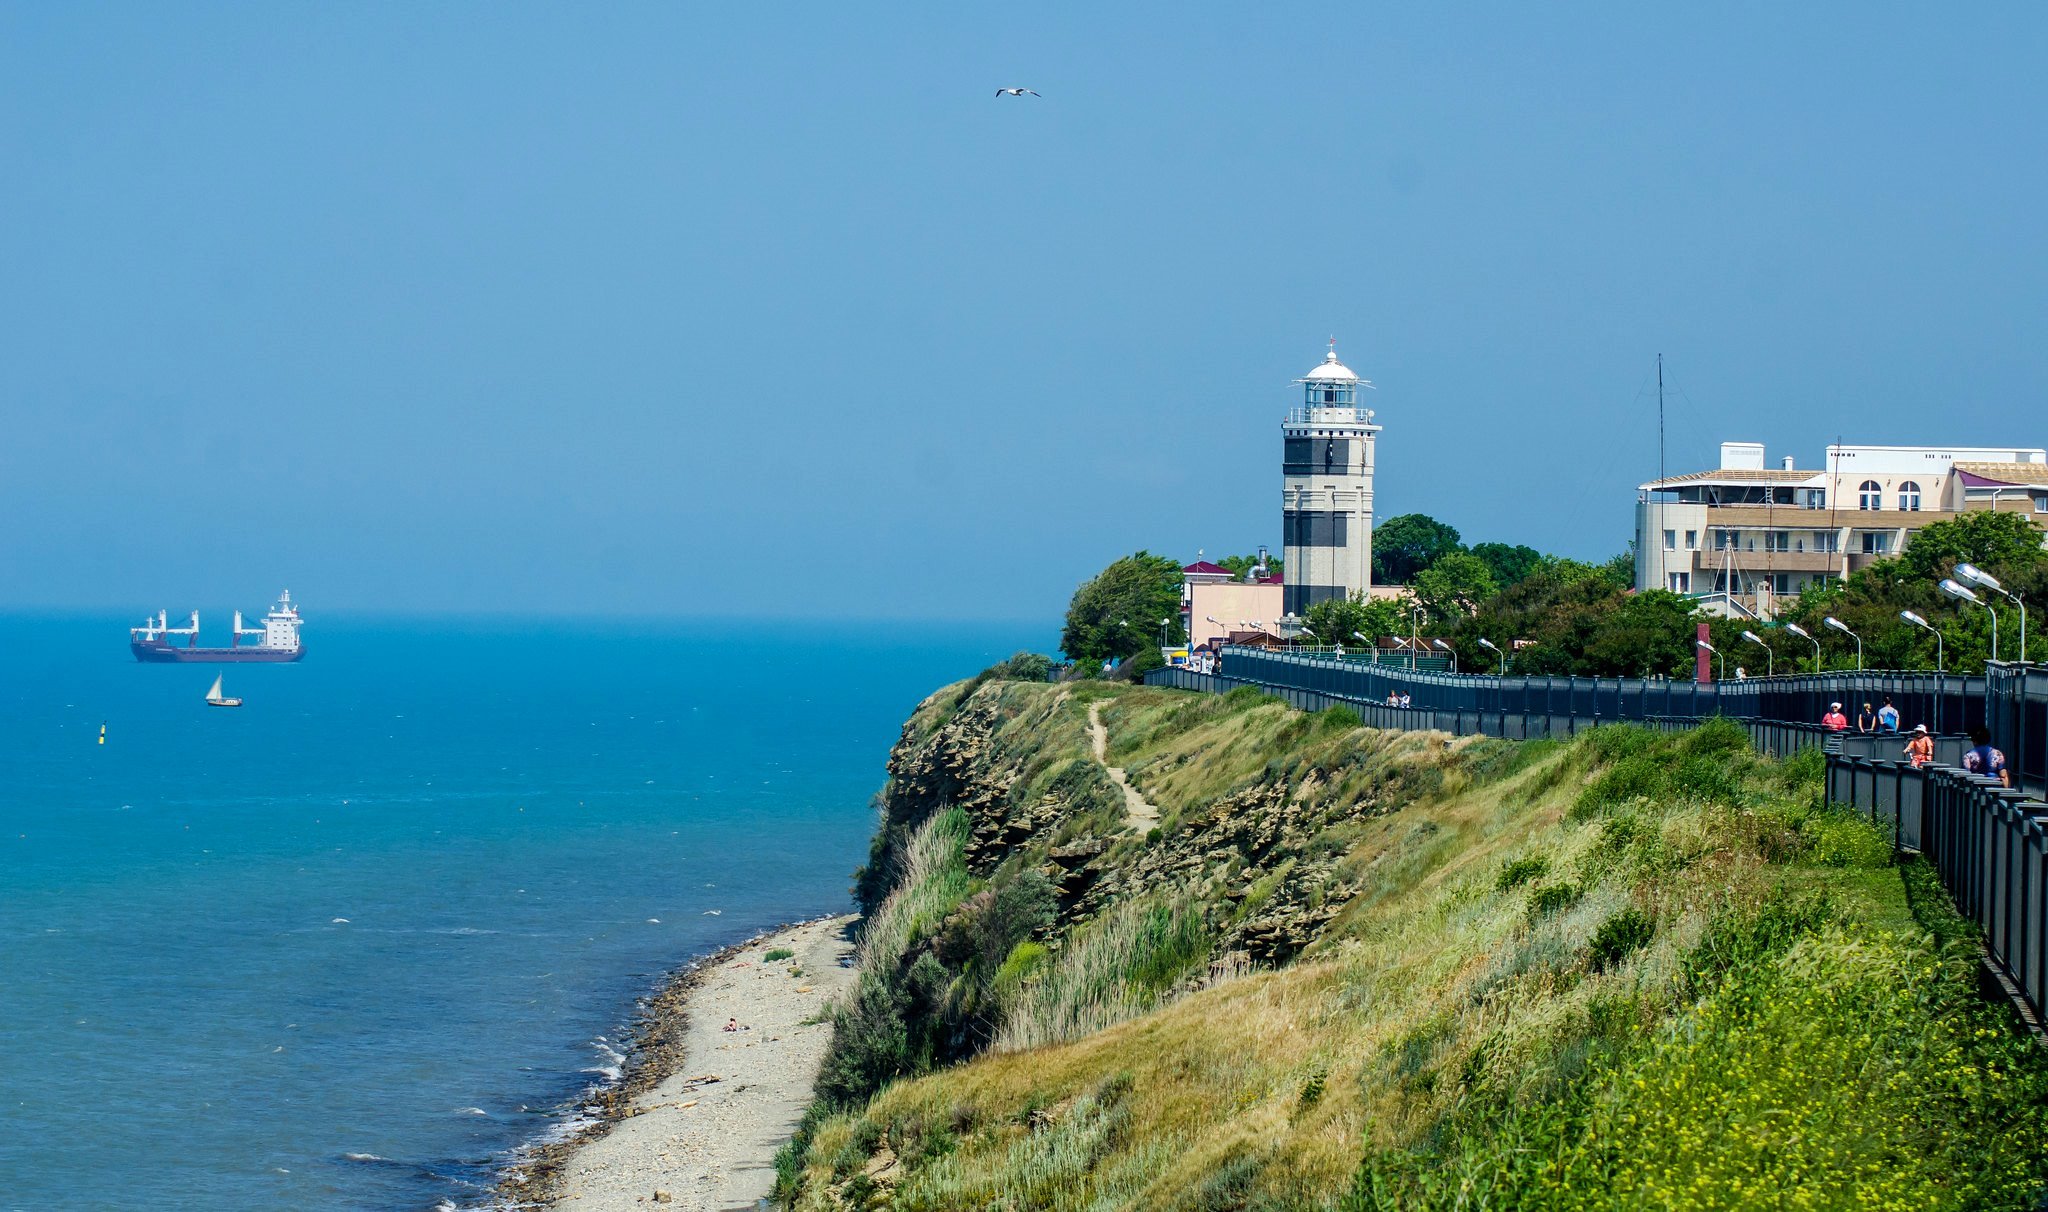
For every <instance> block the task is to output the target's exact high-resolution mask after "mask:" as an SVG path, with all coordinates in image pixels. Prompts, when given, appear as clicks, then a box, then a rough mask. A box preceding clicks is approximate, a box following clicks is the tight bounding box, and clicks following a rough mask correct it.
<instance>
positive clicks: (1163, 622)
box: [1159, 619, 1172, 648]
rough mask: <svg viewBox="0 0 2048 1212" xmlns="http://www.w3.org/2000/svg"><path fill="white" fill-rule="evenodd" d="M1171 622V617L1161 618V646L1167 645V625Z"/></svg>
mask: <svg viewBox="0 0 2048 1212" xmlns="http://www.w3.org/2000/svg"><path fill="white" fill-rule="evenodd" d="M1170 622H1172V620H1171V619H1161V620H1159V646H1160V647H1161V648H1164V647H1166V627H1167V624H1168V623H1170Z"/></svg>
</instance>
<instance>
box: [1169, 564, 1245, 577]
mask: <svg viewBox="0 0 2048 1212" xmlns="http://www.w3.org/2000/svg"><path fill="white" fill-rule="evenodd" d="M1181 571H1182V572H1194V573H1210V574H1214V573H1222V574H1223V575H1224V576H1233V575H1235V574H1234V573H1232V572H1231V571H1230V570H1229V569H1228V568H1225V567H1224V566H1223V565H1221V564H1211V563H1210V562H1209V561H1207V560H1196V561H1195V562H1194V563H1192V564H1190V565H1188V566H1187V567H1186V568H1183V569H1181Z"/></svg>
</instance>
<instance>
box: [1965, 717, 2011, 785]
mask: <svg viewBox="0 0 2048 1212" xmlns="http://www.w3.org/2000/svg"><path fill="white" fill-rule="evenodd" d="M1963 769H1965V770H1967V771H1969V772H1970V773H1971V774H1981V775H1983V776H1984V777H1985V778H1987V779H1989V778H1995V779H1997V780H1998V783H1999V785H2000V786H2001V787H2010V786H2012V771H2010V770H2007V769H2006V768H2005V754H2003V753H2001V752H1999V750H1998V749H1996V748H1995V747H1993V745H1992V744H1991V734H1990V733H1989V732H1987V731H1985V730H1984V728H1983V727H1982V726H1981V725H1980V726H1978V727H1976V728H1972V729H1970V751H1969V752H1968V753H1966V754H1964V755H1963Z"/></svg>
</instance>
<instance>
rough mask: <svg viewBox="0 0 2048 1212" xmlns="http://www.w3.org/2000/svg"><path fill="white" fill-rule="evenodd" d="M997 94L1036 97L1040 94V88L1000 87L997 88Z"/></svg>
mask: <svg viewBox="0 0 2048 1212" xmlns="http://www.w3.org/2000/svg"><path fill="white" fill-rule="evenodd" d="M996 96H998V97H1036V96H1038V90H1037V89H1035V88H999V89H997V90H996Z"/></svg>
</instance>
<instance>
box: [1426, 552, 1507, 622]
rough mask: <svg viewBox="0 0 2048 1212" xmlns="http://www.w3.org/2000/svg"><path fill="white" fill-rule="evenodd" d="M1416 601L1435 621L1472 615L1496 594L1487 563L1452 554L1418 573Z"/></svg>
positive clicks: (1441, 557) (1471, 555) (1465, 555)
mask: <svg viewBox="0 0 2048 1212" xmlns="http://www.w3.org/2000/svg"><path fill="white" fill-rule="evenodd" d="M1414 590H1415V601H1416V603H1417V604H1418V605H1420V606H1421V607H1422V609H1423V610H1424V611H1426V612H1427V613H1428V615H1429V618H1430V620H1431V621H1432V622H1438V623H1441V622H1445V621H1447V620H1449V619H1453V618H1460V617H1463V616H1465V615H1469V614H1471V613H1472V612H1473V611H1474V610H1476V609H1477V608H1478V606H1479V603H1481V602H1483V601H1485V600H1486V599H1488V598H1490V597H1492V596H1493V595H1494V594H1495V593H1496V592H1497V587H1496V586H1495V585H1494V583H1493V572H1492V570H1490V569H1489V568H1488V567H1487V566H1486V561H1485V560H1482V559H1480V558H1479V557H1478V556H1476V555H1473V554H1472V553H1470V552H1466V551H1453V552H1450V553H1448V554H1446V555H1443V556H1440V557H1438V558H1437V559H1436V560H1435V562H1433V563H1431V564H1430V566H1429V567H1427V568H1425V569H1423V570H1422V571H1421V572H1418V573H1416V574H1415V581H1414Z"/></svg>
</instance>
